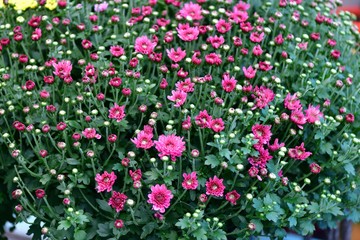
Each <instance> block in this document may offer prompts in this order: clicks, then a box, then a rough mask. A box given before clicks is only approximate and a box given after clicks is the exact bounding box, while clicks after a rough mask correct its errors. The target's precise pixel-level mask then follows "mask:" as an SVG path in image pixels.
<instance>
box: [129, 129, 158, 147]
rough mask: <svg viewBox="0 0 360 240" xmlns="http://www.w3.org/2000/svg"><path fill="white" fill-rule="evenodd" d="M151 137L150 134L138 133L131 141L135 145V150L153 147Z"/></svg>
mask: <svg viewBox="0 0 360 240" xmlns="http://www.w3.org/2000/svg"><path fill="white" fill-rule="evenodd" d="M152 137H153V134H152V133H147V132H145V131H140V132H139V133H138V134H137V135H136V137H135V138H133V139H131V141H132V142H133V143H134V144H135V145H136V148H142V149H149V148H151V147H152V146H153V145H154V143H153V141H152Z"/></svg>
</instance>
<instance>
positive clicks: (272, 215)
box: [265, 212, 279, 222]
mask: <svg viewBox="0 0 360 240" xmlns="http://www.w3.org/2000/svg"><path fill="white" fill-rule="evenodd" d="M265 216H266V219H267V220H269V221H273V222H277V221H278V219H279V214H278V213H276V212H269V213H267V214H266V215H265Z"/></svg>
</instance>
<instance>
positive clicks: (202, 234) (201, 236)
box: [192, 227, 208, 240]
mask: <svg viewBox="0 0 360 240" xmlns="http://www.w3.org/2000/svg"><path fill="white" fill-rule="evenodd" d="M192 235H193V236H194V237H196V239H197V240H207V239H208V238H207V237H206V230H205V229H204V228H202V227H200V228H198V229H196V230H195V231H194V232H193V233H192Z"/></svg>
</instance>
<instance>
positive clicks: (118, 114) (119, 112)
mask: <svg viewBox="0 0 360 240" xmlns="http://www.w3.org/2000/svg"><path fill="white" fill-rule="evenodd" d="M124 110H125V106H119V105H117V104H116V103H115V105H114V106H113V107H112V108H110V110H109V118H112V119H116V121H117V122H120V121H121V120H123V118H124V117H125V111H124Z"/></svg>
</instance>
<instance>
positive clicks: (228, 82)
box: [221, 74, 237, 92]
mask: <svg viewBox="0 0 360 240" xmlns="http://www.w3.org/2000/svg"><path fill="white" fill-rule="evenodd" d="M236 83H237V81H236V79H235V78H234V77H230V76H229V74H225V75H224V77H223V80H222V81H221V85H222V88H223V89H224V90H225V92H232V91H234V89H235V87H236Z"/></svg>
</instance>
